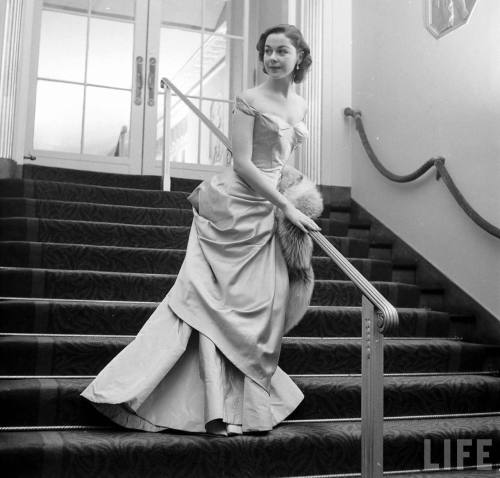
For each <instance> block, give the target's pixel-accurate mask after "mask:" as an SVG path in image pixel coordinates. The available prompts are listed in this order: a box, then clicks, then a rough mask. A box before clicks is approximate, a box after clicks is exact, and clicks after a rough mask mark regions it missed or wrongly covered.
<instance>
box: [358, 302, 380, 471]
mask: <svg viewBox="0 0 500 478" xmlns="http://www.w3.org/2000/svg"><path fill="white" fill-rule="evenodd" d="M377 318H378V316H377ZM361 323H362V328H363V331H362V345H361V374H362V384H361V476H362V477H363V478H382V476H383V471H384V462H383V459H384V455H383V453H384V336H383V335H382V333H381V332H380V329H379V327H378V323H377V320H376V317H375V307H374V305H373V304H372V303H371V302H370V301H369V300H368V298H367V297H366V296H365V295H363V299H362V322H361Z"/></svg>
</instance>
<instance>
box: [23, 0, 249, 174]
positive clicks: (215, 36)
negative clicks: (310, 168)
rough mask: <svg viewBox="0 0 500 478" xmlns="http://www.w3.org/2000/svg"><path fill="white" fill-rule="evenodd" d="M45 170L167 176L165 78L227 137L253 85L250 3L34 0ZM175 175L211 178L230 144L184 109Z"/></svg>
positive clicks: (176, 119) (176, 132)
mask: <svg viewBox="0 0 500 478" xmlns="http://www.w3.org/2000/svg"><path fill="white" fill-rule="evenodd" d="M34 1H35V2H37V4H38V9H37V12H38V15H36V18H37V21H36V22H35V25H34V31H35V35H34V37H35V38H37V39H38V44H37V45H36V48H35V49H36V51H37V52H38V55H34V63H35V64H34V65H33V68H32V71H33V72H34V73H33V77H32V84H33V87H32V95H33V99H32V101H31V102H30V103H31V104H32V105H33V111H32V115H30V118H31V121H32V124H31V131H32V134H31V135H30V136H29V137H30V140H29V144H28V145H27V152H29V153H31V154H33V155H34V156H36V157H37V164H41V165H49V166H58V167H70V168H77V169H88V170H95V171H112V172H121V173H132V174H154V175H161V173H162V161H161V160H162V144H163V119H164V118H163V99H164V95H163V90H162V89H161V88H160V80H161V78H162V77H166V78H168V79H170V80H171V81H172V82H173V83H174V84H175V85H176V86H177V88H179V89H180V90H181V91H182V93H183V94H185V95H187V96H188V98H189V99H190V100H191V101H192V102H193V103H194V104H195V105H196V106H197V107H198V108H200V109H201V110H202V111H203V112H204V113H205V115H206V116H208V117H209V118H210V119H211V120H212V121H213V122H214V123H215V124H216V125H217V126H218V127H219V128H220V129H221V130H222V131H223V132H224V134H226V135H229V134H230V131H229V124H230V121H229V119H230V115H231V111H230V108H231V101H232V99H233V98H234V95H235V94H236V93H238V92H239V91H241V89H243V88H244V87H245V85H246V78H247V61H246V58H247V49H248V48H247V38H248V35H247V31H248V18H249V15H248V8H249V3H248V0H34ZM168 114H169V118H170V135H169V136H170V139H171V142H170V148H169V151H170V158H169V159H170V161H169V164H171V171H172V175H173V176H179V177H195V178H203V177H206V176H207V175H210V174H212V173H213V172H214V171H215V170H217V169H220V168H221V167H223V166H225V165H226V163H227V158H228V156H227V154H226V149H225V147H224V146H223V145H222V144H221V143H220V142H219V141H218V140H217V139H216V138H215V136H214V135H213V134H211V133H210V132H209V130H208V129H207V127H206V126H205V125H204V124H203V123H201V122H200V120H199V118H198V116H196V114H195V113H193V112H192V111H191V110H190V109H189V108H188V107H187V106H186V105H185V104H184V103H183V102H182V101H181V100H180V98H178V97H176V96H174V97H173V98H172V103H171V108H170V110H169V113H168Z"/></svg>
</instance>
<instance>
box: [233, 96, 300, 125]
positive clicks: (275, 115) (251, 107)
mask: <svg viewBox="0 0 500 478" xmlns="http://www.w3.org/2000/svg"><path fill="white" fill-rule="evenodd" d="M236 100H240V101H241V102H242V103H244V104H245V105H246V106H248V107H249V108H250V109H252V110H254V111H255V112H256V113H257V114H260V115H262V116H273V117H274V118H278V119H279V120H280V121H283V123H285V124H287V125H288V126H290V127H291V128H295V127H296V126H298V125H299V124H301V123H304V118H305V115H304V118H302V119H301V120H299V121H297V123H295V124H292V123H289V122H288V121H287V120H286V119H284V118H282V117H281V116H279V115H277V114H275V113H265V112H264V111H259V110H258V109H257V108H255V107H254V106H252V105H250V104H248V102H247V101H246V100H244V99H243V98H242V97H241V96H236Z"/></svg>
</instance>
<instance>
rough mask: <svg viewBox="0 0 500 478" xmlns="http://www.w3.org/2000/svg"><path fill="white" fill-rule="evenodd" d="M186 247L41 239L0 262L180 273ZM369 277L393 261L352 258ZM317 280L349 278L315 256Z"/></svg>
mask: <svg viewBox="0 0 500 478" xmlns="http://www.w3.org/2000/svg"><path fill="white" fill-rule="evenodd" d="M184 255H185V250H172V249H148V248H125V247H110V246H90V245H81V244H57V243H41V242H0V265H2V266H9V267H33V268H44V269H72V270H94V271H110V272H136V273H139V272H142V273H150V274H177V273H178V272H179V269H180V266H181V264H182V261H183V260H184ZM349 260H350V262H351V263H352V264H353V265H354V267H356V269H358V270H359V271H360V272H361V273H362V274H363V275H364V276H365V277H366V278H367V279H368V280H379V281H390V280H391V277H392V264H391V262H389V261H380V260H377V259H365V258H350V259H349ZM312 264H313V269H314V274H315V277H316V278H317V279H345V278H346V276H345V274H344V273H343V272H342V271H341V270H340V269H339V268H338V267H337V266H336V264H335V263H334V262H333V261H332V260H331V259H330V258H328V257H314V258H313V262H312Z"/></svg>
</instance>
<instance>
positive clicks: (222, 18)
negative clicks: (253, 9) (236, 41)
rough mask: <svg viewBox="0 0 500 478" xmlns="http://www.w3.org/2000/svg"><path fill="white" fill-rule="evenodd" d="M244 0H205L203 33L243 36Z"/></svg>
mask: <svg viewBox="0 0 500 478" xmlns="http://www.w3.org/2000/svg"><path fill="white" fill-rule="evenodd" d="M244 4H245V3H244V0H205V31H206V32H208V33H213V32H218V33H228V34H231V35H238V36H242V35H243V21H244Z"/></svg>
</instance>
